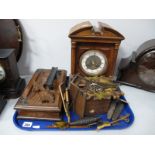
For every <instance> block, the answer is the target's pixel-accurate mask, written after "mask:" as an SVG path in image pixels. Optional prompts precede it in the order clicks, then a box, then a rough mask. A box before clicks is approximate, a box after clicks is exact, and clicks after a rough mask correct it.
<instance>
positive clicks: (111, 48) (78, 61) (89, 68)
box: [69, 22, 124, 76]
mask: <svg viewBox="0 0 155 155" xmlns="http://www.w3.org/2000/svg"><path fill="white" fill-rule="evenodd" d="M69 37H70V38H71V74H76V73H80V74H81V75H83V76H99V75H105V76H113V75H114V71H115V64H116V59H117V54H118V49H119V45H120V43H121V41H122V40H123V39H124V36H123V35H121V34H120V33H119V32H118V31H116V30H114V29H112V28H111V27H110V26H109V25H107V24H104V23H101V22H99V23H98V27H97V28H96V27H94V26H93V25H92V24H91V23H90V22H83V23H81V24H78V25H76V26H74V27H73V28H72V29H71V30H70V33H69Z"/></svg>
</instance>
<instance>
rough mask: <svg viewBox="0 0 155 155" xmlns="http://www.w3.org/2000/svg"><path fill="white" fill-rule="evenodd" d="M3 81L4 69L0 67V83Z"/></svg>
mask: <svg viewBox="0 0 155 155" xmlns="http://www.w3.org/2000/svg"><path fill="white" fill-rule="evenodd" d="M4 79H5V70H4V68H3V67H2V66H1V65H0V81H2V80H4Z"/></svg>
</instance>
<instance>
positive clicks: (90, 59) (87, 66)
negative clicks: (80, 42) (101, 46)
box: [80, 50, 108, 76]
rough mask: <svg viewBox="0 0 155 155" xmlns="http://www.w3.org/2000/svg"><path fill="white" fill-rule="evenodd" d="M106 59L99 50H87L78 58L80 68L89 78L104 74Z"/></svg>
mask: <svg viewBox="0 0 155 155" xmlns="http://www.w3.org/2000/svg"><path fill="white" fill-rule="evenodd" d="M107 65H108V64H107V58H106V56H105V55H104V54H103V53H101V52H100V51H99V50H88V51H86V52H85V53H84V54H82V56H81V57H80V68H81V70H82V71H83V72H84V73H85V74H87V75H89V76H98V75H101V74H103V73H105V72H106V69H107Z"/></svg>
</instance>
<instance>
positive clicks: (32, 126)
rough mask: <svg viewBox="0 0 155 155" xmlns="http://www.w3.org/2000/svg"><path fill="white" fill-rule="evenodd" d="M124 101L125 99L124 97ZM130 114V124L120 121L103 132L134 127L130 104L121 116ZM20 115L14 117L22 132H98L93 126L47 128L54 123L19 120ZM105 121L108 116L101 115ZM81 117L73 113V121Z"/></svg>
mask: <svg viewBox="0 0 155 155" xmlns="http://www.w3.org/2000/svg"><path fill="white" fill-rule="evenodd" d="M122 99H125V98H124V97H122ZM125 114H130V116H129V122H125V121H120V123H119V124H116V125H114V126H110V127H106V128H104V129H102V130H111V129H125V128H127V127H129V126H131V125H132V123H133V122H134V114H133V112H132V110H131V108H130V106H129V105H128V104H125V107H124V110H123V111H122V113H121V115H125ZM17 116H18V113H17V112H15V114H14V116H13V122H14V124H15V126H16V127H18V128H19V129H22V130H27V131H60V130H75V131H79V130H82V131H83V130H96V126H93V127H91V128H67V129H58V128H47V126H49V125H52V124H53V123H54V121H45V120H31V119H27V120H23V119H17ZM101 117H102V120H103V121H107V116H106V114H103V115H101ZM62 118H63V120H64V121H66V116H65V115H63V116H62ZM78 118H79V117H78V116H77V115H76V114H75V113H74V112H71V121H74V120H77V119H78Z"/></svg>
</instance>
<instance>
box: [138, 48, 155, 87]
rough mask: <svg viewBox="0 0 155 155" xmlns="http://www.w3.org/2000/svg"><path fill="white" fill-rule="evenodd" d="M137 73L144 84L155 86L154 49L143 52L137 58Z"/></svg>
mask: <svg viewBox="0 0 155 155" xmlns="http://www.w3.org/2000/svg"><path fill="white" fill-rule="evenodd" d="M138 73H139V77H140V79H141V80H142V81H143V82H144V83H145V84H147V85H150V86H153V87H155V50H152V51H150V52H148V53H146V54H144V55H143V56H142V57H141V58H140V59H139V65H138Z"/></svg>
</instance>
